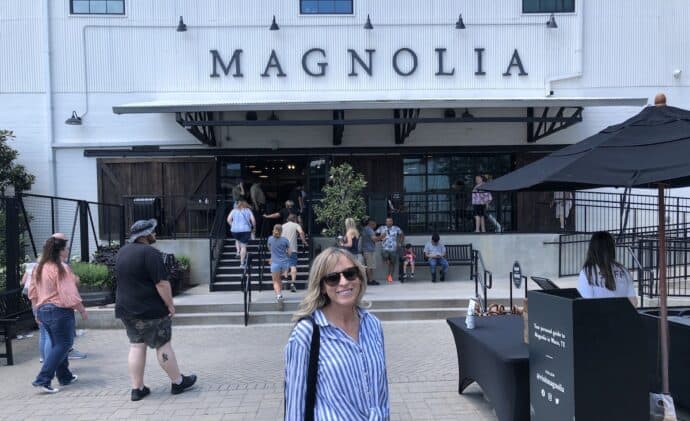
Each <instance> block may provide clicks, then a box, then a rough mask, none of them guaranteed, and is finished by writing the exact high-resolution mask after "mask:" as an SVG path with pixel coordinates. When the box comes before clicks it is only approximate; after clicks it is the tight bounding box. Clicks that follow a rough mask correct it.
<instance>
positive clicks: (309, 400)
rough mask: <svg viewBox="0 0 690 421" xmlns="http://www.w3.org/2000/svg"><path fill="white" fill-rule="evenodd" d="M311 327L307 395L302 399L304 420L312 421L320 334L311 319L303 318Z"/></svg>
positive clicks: (316, 325)
mask: <svg viewBox="0 0 690 421" xmlns="http://www.w3.org/2000/svg"><path fill="white" fill-rule="evenodd" d="M305 319H307V320H309V321H310V322H311V324H312V326H313V330H312V334H311V347H310V349H309V366H308V367H309V368H308V371H307V394H306V396H305V399H304V420H305V421H314V409H315V408H316V379H317V376H318V373H319V350H320V347H321V332H320V331H319V325H318V324H316V321H315V320H314V318H313V317H305Z"/></svg>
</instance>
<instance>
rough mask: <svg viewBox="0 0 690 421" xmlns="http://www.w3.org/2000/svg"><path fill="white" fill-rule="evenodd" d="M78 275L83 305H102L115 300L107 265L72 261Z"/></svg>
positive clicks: (73, 269) (74, 270) (73, 268)
mask: <svg viewBox="0 0 690 421" xmlns="http://www.w3.org/2000/svg"><path fill="white" fill-rule="evenodd" d="M71 266H72V271H73V272H74V274H75V275H77V276H78V277H79V294H81V298H82V301H83V303H84V305H85V306H87V307H89V306H102V305H106V304H112V303H114V302H115V291H114V289H113V283H112V278H111V276H110V271H109V270H108V266H106V265H103V264H100V263H84V262H72V264H71Z"/></svg>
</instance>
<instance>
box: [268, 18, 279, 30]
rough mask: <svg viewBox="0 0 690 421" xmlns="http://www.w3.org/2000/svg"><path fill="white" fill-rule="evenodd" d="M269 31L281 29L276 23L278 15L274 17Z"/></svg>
mask: <svg viewBox="0 0 690 421" xmlns="http://www.w3.org/2000/svg"><path fill="white" fill-rule="evenodd" d="M268 29H270V30H271V31H277V30H279V29H280V26H278V24H277V23H276V15H273V22H271V27H270V28H268Z"/></svg>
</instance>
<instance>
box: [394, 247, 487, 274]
mask: <svg viewBox="0 0 690 421" xmlns="http://www.w3.org/2000/svg"><path fill="white" fill-rule="evenodd" d="M412 251H414V254H415V256H417V257H416V258H415V261H414V264H415V267H421V266H429V261H428V260H427V259H425V258H424V246H419V245H413V246H412ZM475 259H476V257H475V250H474V249H473V248H472V244H450V245H448V244H446V260H447V261H448V266H469V267H470V279H474V270H475ZM401 262H402V257H401ZM402 270H403V269H402V263H401V264H400V267H399V275H400V276H399V278H400V280H401V282H404V281H405V279H404V278H403V276H402V275H403V271H402Z"/></svg>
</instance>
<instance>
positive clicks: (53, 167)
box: [43, 0, 58, 196]
mask: <svg viewBox="0 0 690 421" xmlns="http://www.w3.org/2000/svg"><path fill="white" fill-rule="evenodd" d="M43 17H44V19H45V24H44V25H43V42H44V44H43V78H44V84H45V90H46V97H45V104H46V110H45V112H46V117H47V120H48V141H49V142H50V174H51V178H52V180H51V184H52V186H51V188H52V195H53V196H57V188H58V183H57V179H58V177H57V163H56V160H57V154H56V152H55V125H54V119H53V72H52V70H51V66H52V58H51V22H50V0H44V1H43Z"/></svg>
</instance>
